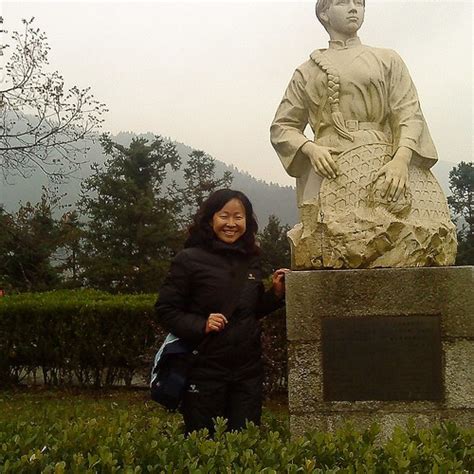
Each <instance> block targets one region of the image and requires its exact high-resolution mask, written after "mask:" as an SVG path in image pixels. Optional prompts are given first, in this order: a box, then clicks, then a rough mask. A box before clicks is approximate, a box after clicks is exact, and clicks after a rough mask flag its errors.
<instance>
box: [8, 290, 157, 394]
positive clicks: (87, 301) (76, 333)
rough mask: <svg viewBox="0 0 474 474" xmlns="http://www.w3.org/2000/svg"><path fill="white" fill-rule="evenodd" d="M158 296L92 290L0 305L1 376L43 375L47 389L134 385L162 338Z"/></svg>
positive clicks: (23, 296)
mask: <svg viewBox="0 0 474 474" xmlns="http://www.w3.org/2000/svg"><path fill="white" fill-rule="evenodd" d="M155 299H156V296H155V295H110V294H108V293H103V292H99V291H93V290H77V291H67V290H64V291H52V292H45V293H23V294H20V295H12V296H6V297H4V298H2V300H1V302H0V361H2V362H0V371H2V372H3V375H5V376H6V377H8V378H9V380H10V381H13V382H18V381H20V380H21V378H22V377H25V376H27V375H30V374H32V373H36V372H35V371H36V369H37V368H39V369H40V370H41V375H42V377H43V380H44V382H45V383H46V384H52V385H59V384H68V383H79V384H82V385H95V386H100V385H103V384H106V385H112V384H114V383H117V382H125V383H126V384H130V382H131V379H132V377H133V375H134V373H135V371H136V370H137V368H139V367H141V366H143V365H144V364H146V365H148V363H149V362H148V361H146V362H144V360H143V358H144V356H146V355H147V352H148V351H150V350H152V349H154V348H155V347H156V344H157V335H158V338H159V336H160V333H159V332H157V331H156V328H154V326H153V324H152V321H151V318H152V313H153V304H154V302H155Z"/></svg>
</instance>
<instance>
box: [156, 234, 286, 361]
mask: <svg viewBox="0 0 474 474" xmlns="http://www.w3.org/2000/svg"><path fill="white" fill-rule="evenodd" d="M243 262H245V263H246V264H247V265H248V270H247V271H246V273H245V274H244V281H243V285H242V289H241V294H240V297H239V299H238V300H237V303H236V304H235V305H234V307H235V310H234V311H233V314H232V315H229V314H225V308H226V307H228V306H229V304H228V301H229V299H231V298H234V297H233V296H232V295H233V293H234V291H233V290H234V288H232V286H233V283H235V274H236V272H237V271H238V269H239V267H240V268H241V265H242V263H243ZM241 273H242V272H241ZM282 304H283V303H282V302H281V301H279V300H277V298H276V297H275V295H274V293H273V291H271V290H269V291H267V292H265V291H264V287H263V283H262V272H261V268H260V265H259V259H258V257H249V256H247V255H246V254H245V253H244V252H243V251H242V250H241V249H240V248H239V247H237V248H235V247H233V246H232V245H227V244H223V243H220V242H215V245H214V246H213V248H211V249H204V248H200V247H191V248H186V249H184V250H183V251H181V252H180V253H179V254H178V255H176V257H175V259H174V260H173V262H172V264H171V268H170V271H169V274H168V276H167V278H166V280H165V282H164V284H163V286H162V287H161V290H160V293H159V298H158V301H157V303H156V315H157V318H158V322H159V323H160V324H161V325H162V326H163V327H164V328H165V329H166V330H168V331H170V332H172V333H173V334H175V335H176V336H178V337H180V338H182V339H183V340H184V341H186V342H188V343H189V344H190V345H191V346H197V345H199V343H201V342H202V341H203V339H204V337H205V333H204V330H205V326H206V320H207V318H208V316H209V314H210V313H224V314H225V316H226V317H227V319H228V320H229V322H228V324H227V325H226V327H225V329H223V330H222V331H221V332H219V333H212V335H211V336H210V337H207V338H206V340H205V342H204V344H203V345H202V346H201V347H202V349H201V350H200V359H201V362H202V358H204V359H205V362H206V363H207V364H211V365H213V364H214V365H218V366H223V367H230V366H232V367H239V366H245V365H248V364H249V363H251V362H252V361H257V360H259V359H260V354H261V343H260V333H261V328H260V322H259V321H258V319H259V318H260V317H262V316H264V315H266V314H268V313H270V312H271V311H274V310H275V309H278V308H279V307H281V306H282ZM200 365H201V364H200Z"/></svg>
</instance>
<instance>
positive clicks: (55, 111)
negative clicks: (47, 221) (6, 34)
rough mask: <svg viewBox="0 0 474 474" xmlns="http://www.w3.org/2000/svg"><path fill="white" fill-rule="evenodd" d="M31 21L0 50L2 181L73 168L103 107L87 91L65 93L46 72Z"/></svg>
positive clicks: (42, 43) (41, 41)
mask: <svg viewBox="0 0 474 474" xmlns="http://www.w3.org/2000/svg"><path fill="white" fill-rule="evenodd" d="M33 22H34V18H32V19H31V20H29V21H27V20H23V31H22V32H17V31H14V32H13V33H12V34H11V37H10V41H11V45H9V44H6V45H3V46H0V57H1V56H2V55H3V54H5V53H10V54H9V55H7V58H6V61H5V64H4V66H3V67H2V68H1V69H3V70H1V69H0V77H1V78H2V79H3V80H2V81H0V155H1V157H2V158H1V160H0V169H1V172H2V173H3V176H4V177H5V178H6V177H7V176H8V175H11V174H13V175H15V174H20V175H22V176H28V175H29V174H31V172H32V171H33V170H34V169H36V168H40V169H41V170H43V171H44V172H45V173H46V174H48V175H49V176H50V177H51V178H52V179H59V178H61V177H62V176H64V174H66V173H69V172H71V171H73V170H74V169H75V168H77V166H78V165H79V158H78V155H79V153H85V151H86V150H87V147H86V145H85V144H86V141H85V140H89V139H91V138H93V137H94V136H95V131H96V130H98V129H99V128H100V126H101V124H102V122H103V119H102V114H103V113H104V112H105V111H106V108H105V106H104V104H101V103H99V102H98V101H97V100H95V99H94V97H93V95H92V94H91V93H90V88H86V89H79V88H78V87H76V86H74V87H72V88H70V89H68V90H66V89H65V85H64V79H63V77H62V76H61V75H60V74H59V73H58V72H57V71H55V72H48V71H47V70H46V66H47V65H48V53H49V50H50V47H49V46H48V42H47V38H46V35H45V34H44V33H43V32H42V31H41V30H40V29H39V28H35V27H34V26H33ZM2 24H3V18H1V17H0V28H1V26H2ZM3 31H4V30H3ZM9 48H10V49H9ZM3 76H4V77H3Z"/></svg>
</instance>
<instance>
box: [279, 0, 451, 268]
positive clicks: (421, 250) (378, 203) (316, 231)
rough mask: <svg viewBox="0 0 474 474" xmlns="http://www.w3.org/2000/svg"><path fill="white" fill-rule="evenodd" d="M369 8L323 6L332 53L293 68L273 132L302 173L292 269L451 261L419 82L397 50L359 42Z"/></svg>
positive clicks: (351, 1)
mask: <svg viewBox="0 0 474 474" xmlns="http://www.w3.org/2000/svg"><path fill="white" fill-rule="evenodd" d="M364 11H365V1H364V0H318V2H317V3H316V15H317V17H318V19H319V21H320V22H321V23H322V24H323V26H324V27H325V29H326V30H327V32H328V33H329V37H330V41H329V47H328V48H325V49H317V50H316V51H314V52H313V53H312V54H311V56H310V59H309V60H308V61H306V62H305V63H303V64H302V65H301V66H299V67H298V68H297V69H296V71H295V72H294V74H293V77H292V78H291V81H290V83H289V85H288V88H287V89H286V92H285V95H284V97H283V99H282V101H281V103H280V106H279V107H278V110H277V112H276V115H275V119H274V121H273V123H272V126H271V141H272V144H273V146H274V148H275V150H276V151H277V153H278V155H279V157H280V159H281V161H282V163H283V166H284V167H285V169H286V171H287V172H288V173H289V174H290V175H291V176H294V177H296V185H297V200H298V206H299V209H300V217H301V221H302V222H301V223H300V224H297V225H296V226H295V227H294V228H293V229H292V230H291V231H290V232H289V234H288V235H289V238H290V242H291V243H292V259H293V268H294V269H313V268H370V267H410V266H430V265H451V264H453V263H454V259H455V254H456V246H457V244H456V232H455V226H454V225H453V224H452V222H451V220H450V216H449V211H448V207H447V203H446V198H445V196H444V194H443V192H442V190H441V188H440V186H439V184H438V183H437V181H436V179H435V178H434V176H433V174H432V173H431V171H430V168H431V167H432V166H433V165H434V164H435V163H436V161H437V159H438V157H437V153H436V149H435V147H434V144H433V141H432V139H431V136H430V133H429V130H428V127H427V125H426V122H425V119H424V117H423V114H422V112H421V109H420V104H419V100H418V95H417V92H416V89H415V86H414V85H413V82H412V80H411V77H410V74H409V73H408V70H407V68H406V66H405V64H404V63H403V61H402V59H401V58H400V57H399V56H398V54H397V53H396V52H394V51H392V50H389V49H381V48H373V47H370V46H366V45H363V44H362V43H361V41H360V39H359V37H358V36H357V32H358V30H359V28H360V27H361V25H362V23H363V21H364ZM308 124H309V125H310V127H311V129H312V131H313V132H314V140H310V139H309V138H307V137H306V136H305V134H304V130H305V128H306V126H307V125H308Z"/></svg>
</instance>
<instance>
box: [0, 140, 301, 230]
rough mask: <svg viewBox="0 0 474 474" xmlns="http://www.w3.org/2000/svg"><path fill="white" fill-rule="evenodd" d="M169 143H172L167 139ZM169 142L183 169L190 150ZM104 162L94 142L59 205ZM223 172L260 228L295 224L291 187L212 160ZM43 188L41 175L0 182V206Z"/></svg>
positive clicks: (33, 198) (62, 189)
mask: <svg viewBox="0 0 474 474" xmlns="http://www.w3.org/2000/svg"><path fill="white" fill-rule="evenodd" d="M136 136H137V135H136V134H134V133H132V132H121V133H119V134H117V135H114V136H112V140H114V141H116V142H118V143H120V144H122V145H128V144H129V143H130V142H131V140H132V139H133V138H134V137H136ZM139 136H140V137H144V138H147V139H149V140H152V139H153V137H154V135H153V134H151V133H149V134H142V135H139ZM170 141H172V140H171V139H170ZM173 143H174V144H175V146H176V149H177V151H178V153H179V155H180V157H181V161H182V166H181V168H183V167H184V165H185V164H186V162H187V159H188V156H189V154H190V153H191V152H192V151H193V149H192V148H191V147H189V146H187V145H185V144H183V143H179V142H175V141H173ZM104 160H105V156H104V154H103V153H102V148H101V146H100V144H99V143H98V142H97V143H94V144H93V145H92V146H91V148H90V150H89V152H88V153H87V156H86V157H85V159H84V162H83V163H82V165H81V167H80V169H79V170H77V171H76V172H75V174H74V175H73V176H70V177H68V180H67V182H65V183H64V184H61V185H58V186H57V191H58V193H59V194H60V195H63V198H62V205H63V206H65V207H74V205H75V203H76V201H77V199H78V197H79V195H80V192H81V182H82V180H83V179H84V178H86V177H88V176H90V173H91V170H90V165H91V164H92V163H103V162H104ZM224 171H230V172H232V175H233V176H234V180H233V183H232V187H233V188H234V189H239V190H241V191H243V192H244V193H245V194H246V195H247V196H248V197H249V198H250V200H251V201H252V203H253V205H254V208H255V213H256V215H257V217H258V220H259V223H260V227H261V228H263V227H264V226H265V225H266V223H267V222H268V216H269V215H270V214H275V215H276V216H278V217H279V219H280V220H281V222H282V223H284V224H290V225H294V224H295V223H296V222H297V209H296V199H295V189H294V188H293V187H291V186H280V185H278V184H275V183H267V182H265V181H263V180H258V179H256V178H254V177H253V176H251V175H250V174H249V173H246V172H244V171H241V170H239V169H237V168H236V167H234V166H229V165H227V164H225V163H223V162H222V161H218V160H216V175H217V176H221V175H222V174H223V173H224ZM167 179H168V182H170V181H171V180H172V179H174V180H176V182H177V183H178V184H180V183H182V182H183V172H182V171H181V170H178V171H177V172H175V173H169V175H168V178H167ZM47 185H48V179H47V177H45V176H44V175H43V174H42V173H41V172H36V173H34V174H33V175H32V176H31V177H29V178H26V179H25V178H21V177H15V178H9V182H8V183H6V182H1V181H0V204H3V206H4V207H5V208H6V209H7V211H9V212H12V211H15V210H16V209H18V207H19V205H20V203H25V202H27V201H30V202H32V203H35V202H37V201H38V200H39V197H40V195H41V188H42V186H47Z"/></svg>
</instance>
